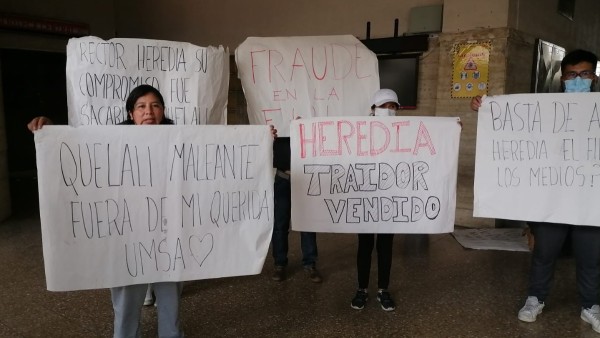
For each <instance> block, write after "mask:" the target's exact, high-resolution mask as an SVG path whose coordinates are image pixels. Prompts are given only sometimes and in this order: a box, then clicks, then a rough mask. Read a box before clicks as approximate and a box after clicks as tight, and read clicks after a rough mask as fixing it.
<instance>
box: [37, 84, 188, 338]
mask: <svg viewBox="0 0 600 338" xmlns="http://www.w3.org/2000/svg"><path fill="white" fill-rule="evenodd" d="M164 107H165V103H164V100H163V97H162V95H161V94H160V92H159V91H158V90H157V89H156V88H154V87H152V86H149V85H141V86H138V87H136V88H134V89H133V90H132V91H131V93H130V94H129V96H128V97H127V101H126V103H125V108H126V110H127V113H128V115H127V120H125V121H123V122H121V123H120V124H122V125H143V124H173V121H172V120H171V119H169V118H166V117H165V115H164ZM46 124H52V121H51V120H50V119H48V118H47V117H44V116H39V117H36V118H34V119H33V120H32V121H31V122H29V124H28V125H27V127H28V128H29V130H30V131H32V132H33V131H35V130H38V129H40V128H42V127H43V126H44V125H46ZM152 288H153V291H154V295H155V296H156V303H157V309H158V336H159V337H183V332H182V331H181V329H180V328H179V303H180V299H181V290H182V288H183V282H160V283H154V284H152ZM147 289H148V284H135V285H127V286H122V287H115V288H111V289H110V293H111V299H112V304H113V310H114V314H115V319H114V331H113V334H114V337H115V338H121V337H140V334H141V327H140V318H141V311H142V306H143V304H144V299H145V298H146V291H147Z"/></svg>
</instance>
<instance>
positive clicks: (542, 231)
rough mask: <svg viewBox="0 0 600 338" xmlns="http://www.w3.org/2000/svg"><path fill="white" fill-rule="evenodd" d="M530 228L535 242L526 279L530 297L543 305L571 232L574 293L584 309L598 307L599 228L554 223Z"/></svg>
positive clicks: (536, 224) (599, 276) (599, 273)
mask: <svg viewBox="0 0 600 338" xmlns="http://www.w3.org/2000/svg"><path fill="white" fill-rule="evenodd" d="M529 226H530V227H531V231H532V232H533V235H534V238H535V245H534V248H533V254H532V257H531V273H530V275H529V296H536V297H537V298H538V300H540V301H545V300H546V297H547V296H548V293H549V291H550V284H551V282H552V279H553V277H554V267H555V265H556V260H557V259H558V257H559V255H560V253H561V250H562V247H563V244H564V242H565V239H567V238H568V236H567V235H568V233H569V230H571V243H572V250H573V255H574V257H575V266H576V276H577V289H578V291H579V297H580V300H581V306H582V307H583V308H590V307H591V306H593V305H595V304H598V286H600V265H599V264H600V227H594V226H580V225H568V224H556V223H534V222H530V223H529Z"/></svg>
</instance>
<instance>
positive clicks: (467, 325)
mask: <svg viewBox="0 0 600 338" xmlns="http://www.w3.org/2000/svg"><path fill="white" fill-rule="evenodd" d="M290 236H291V241H290V243H291V248H290V262H291V263H290V264H291V265H290V268H289V270H290V271H289V278H288V279H287V280H286V281H284V282H280V283H279V282H274V281H272V280H271V278H270V276H271V273H272V271H273V267H272V260H271V258H270V257H268V259H267V263H266V264H265V267H264V269H263V272H262V274H260V275H257V276H248V277H237V278H223V279H217V280H205V281H192V282H186V284H185V287H184V291H183V296H182V297H183V298H182V301H183V305H182V308H181V317H182V325H183V329H184V331H185V333H186V336H188V337H600V334H597V333H595V332H594V331H593V330H592V329H591V328H590V326H589V325H587V324H585V323H584V322H583V321H582V320H581V319H580V318H579V306H578V298H577V291H576V288H575V273H574V262H573V260H572V259H570V258H562V259H561V260H560V261H559V264H558V266H557V270H556V274H555V282H554V287H553V290H552V294H551V296H550V298H549V299H548V300H547V306H546V308H545V309H544V313H543V314H542V315H540V316H539V317H538V320H537V322H535V323H531V324H526V323H522V322H519V321H518V320H517V318H516V315H517V311H518V310H519V308H520V307H521V305H522V302H523V301H524V296H525V289H526V284H527V270H528V266H529V253H523V252H506V251H480V250H466V249H463V248H462V247H461V246H460V245H459V244H458V243H457V242H456V241H455V240H454V239H453V237H452V236H451V235H449V234H444V235H397V236H396V237H395V242H394V261H393V267H392V282H391V287H390V291H391V292H392V295H393V296H394V298H395V300H396V303H397V309H396V311H394V312H391V313H387V312H384V311H383V310H381V308H379V306H378V304H377V302H376V300H375V297H373V296H372V297H371V299H370V300H369V303H368V304H367V307H366V308H365V309H364V310H361V311H357V310H353V309H351V308H350V300H351V298H352V296H353V294H354V292H355V287H356V282H355V279H356V268H355V254H356V242H357V241H356V236H355V235H346V234H320V235H318V243H319V254H320V261H319V264H318V266H319V268H320V270H321V272H322V273H323V276H324V278H325V280H324V282H323V283H322V284H314V283H312V282H311V281H310V280H309V279H308V278H307V276H305V274H304V272H303V271H302V268H301V267H300V255H299V236H298V234H297V233H292V234H291V235H290ZM0 262H1V263H0V337H110V336H111V334H112V308H111V303H110V297H109V291H108V290H94V291H77V292H60V293H56V292H49V291H46V289H45V279H44V266H43V257H42V245H41V236H40V229H39V219H38V217H37V215H36V212H33V213H31V215H29V216H21V217H13V218H12V219H10V220H8V221H5V222H3V223H0ZM373 266H374V267H375V266H376V264H375V262H374V264H373ZM376 276H377V275H376V270H375V269H373V271H372V275H371V284H372V286H373V287H372V289H371V294H372V295H373V294H374V292H375V289H374V286H375V285H376ZM156 332H157V331H156V310H155V308H154V307H146V308H144V310H143V336H144V337H155V336H156Z"/></svg>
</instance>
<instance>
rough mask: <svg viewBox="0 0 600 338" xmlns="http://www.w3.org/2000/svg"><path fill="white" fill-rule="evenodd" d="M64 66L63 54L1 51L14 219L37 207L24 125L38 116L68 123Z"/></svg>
mask: <svg viewBox="0 0 600 338" xmlns="http://www.w3.org/2000/svg"><path fill="white" fill-rule="evenodd" d="M66 64H67V57H66V54H64V53H51V52H39V51H27V50H15V49H0V67H2V71H1V73H2V91H3V96H4V113H5V116H4V118H5V126H6V138H7V150H8V151H7V161H8V173H9V184H10V198H11V202H12V203H11V204H12V213H13V215H18V214H23V213H28V212H32V211H37V208H38V206H39V199H38V190H37V170H36V158H35V144H34V141H33V135H32V134H31V133H30V132H29V130H28V129H27V123H28V122H29V121H31V119H32V118H34V117H36V116H39V115H44V116H47V117H49V118H50V119H52V121H54V123H55V124H66V123H67V118H68V115H67V91H66V88H67V85H66V76H65V69H66Z"/></svg>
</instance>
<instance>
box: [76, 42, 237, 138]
mask: <svg viewBox="0 0 600 338" xmlns="http://www.w3.org/2000/svg"><path fill="white" fill-rule="evenodd" d="M142 84H148V85H151V86H153V87H155V88H156V89H158V90H159V91H160V92H161V94H162V95H163V97H164V99H165V116H166V117H168V118H170V119H172V120H173V121H174V123H175V124H193V125H198V124H226V123H227V111H226V109H227V95H228V90H229V53H228V51H226V50H225V49H224V48H223V47H222V46H220V47H210V46H209V47H198V46H195V45H192V44H190V43H184V42H174V41H163V40H148V39H111V40H107V41H105V40H102V39H100V38H97V37H93V36H88V37H83V38H74V39H70V40H69V43H68V45H67V105H68V109H69V125H71V126H75V127H77V126H81V125H111V124H118V123H119V122H122V121H123V120H125V119H127V112H126V110H125V100H126V99H127V96H128V95H129V93H130V92H131V90H132V89H133V88H135V87H137V86H139V85H142Z"/></svg>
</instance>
